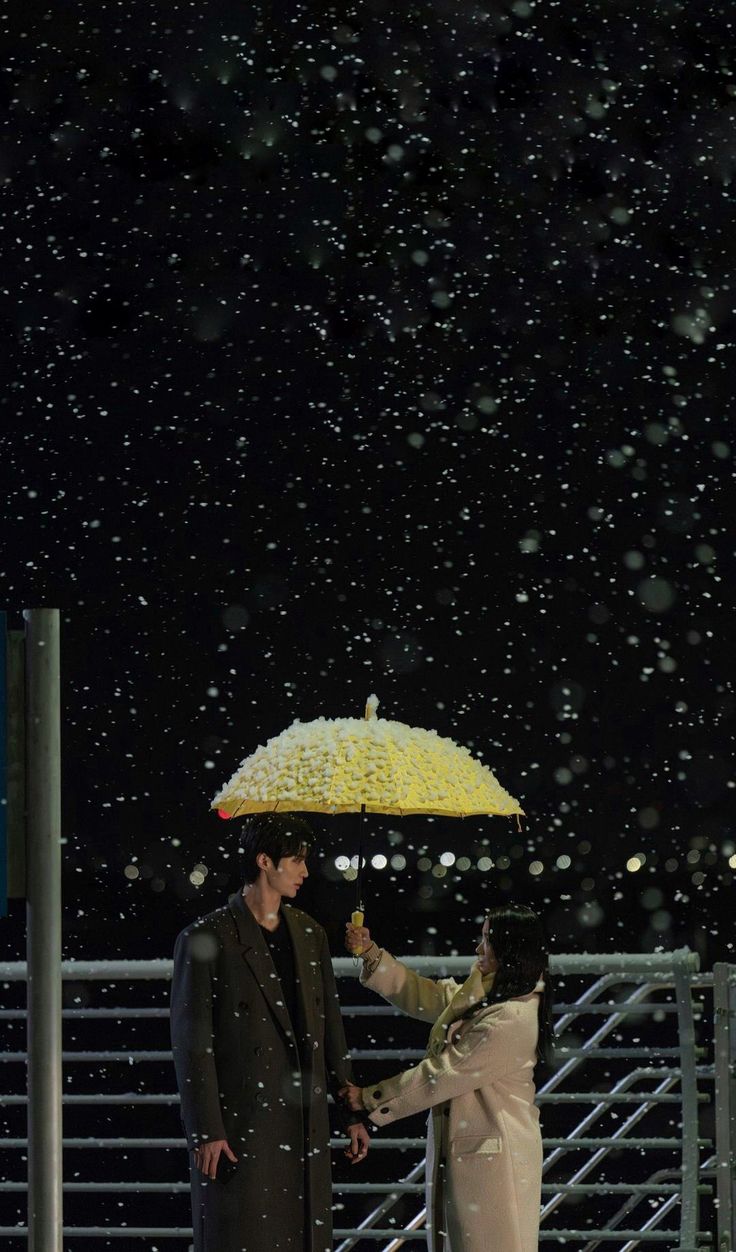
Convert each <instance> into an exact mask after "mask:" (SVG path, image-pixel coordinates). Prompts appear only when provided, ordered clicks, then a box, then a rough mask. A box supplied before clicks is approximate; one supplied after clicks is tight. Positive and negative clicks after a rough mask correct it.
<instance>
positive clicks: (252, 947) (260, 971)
mask: <svg viewBox="0 0 736 1252" xmlns="http://www.w3.org/2000/svg"><path fill="white" fill-rule="evenodd" d="M228 905H229V907H230V912H231V914H232V916H233V919H234V921H235V925H236V928H237V931H238V940H239V941H240V944H241V945H242V948H243V951H242V953H241V955H242V957H243V960H244V961H245V963H246V965H248V967H249V968H250V970H251V971H252V973H253V976H254V978H255V980H256V982H257V984H258V986H259V988H260V990H261V992H262V994H263V997H264V999H265V1001H266V1003H267V1005H268V1007H269V1009H270V1010H271V1013H272V1014H273V1016H274V1018H275V1019H276V1021H277V1022H278V1024H279V1026H280V1027H281V1029H282V1030H283V1032H284V1034H285V1035H286V1037H287V1039H290V1040H291V1041H292V1042H293V1043H294V1044H296V1037H295V1034H294V1024H293V1023H292V1021H291V1019H290V1017H289V1014H288V1012H287V1010H286V1005H285V1004H284V1002H283V999H282V996H281V984H280V982H279V980H278V977H277V976H276V970H275V969H274V964H273V961H272V960H271V953H270V952H269V950H268V945H267V944H266V940H265V939H264V938H263V935H262V934H261V928H260V926H259V925H258V922H257V921H256V919H255V917H254V916H253V914H252V913H251V911H250V909H249V908H248V905H247V904H246V903H245V900H244V899H243V896H242V894H241V893H240V892H239V891H236V892H235V894H234V895H231V896H230V898H229V900H228ZM294 951H295V956H296V946H295V949H294ZM298 968H299V966H298V965H297V970H298Z"/></svg>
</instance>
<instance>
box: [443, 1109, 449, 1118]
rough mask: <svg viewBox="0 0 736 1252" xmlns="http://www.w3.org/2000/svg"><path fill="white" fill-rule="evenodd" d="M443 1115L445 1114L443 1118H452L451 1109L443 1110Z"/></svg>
mask: <svg viewBox="0 0 736 1252" xmlns="http://www.w3.org/2000/svg"><path fill="white" fill-rule="evenodd" d="M442 1113H443V1116H445V1117H449V1116H450V1110H449V1109H443V1110H442Z"/></svg>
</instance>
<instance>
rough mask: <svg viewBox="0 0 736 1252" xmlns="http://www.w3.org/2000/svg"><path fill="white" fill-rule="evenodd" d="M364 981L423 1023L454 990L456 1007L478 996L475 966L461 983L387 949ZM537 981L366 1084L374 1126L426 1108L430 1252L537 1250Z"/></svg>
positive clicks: (539, 1173)
mask: <svg viewBox="0 0 736 1252" xmlns="http://www.w3.org/2000/svg"><path fill="white" fill-rule="evenodd" d="M361 982H362V983H363V984H364V985H365V986H366V987H370V988H371V990H373V991H376V992H378V993H379V994H380V995H382V996H383V997H384V999H386V1000H388V1001H390V1003H391V1004H395V1005H396V1006H397V1008H400V1009H401V1010H402V1011H403V1012H404V1013H407V1014H408V1015H409V1016H410V1017H417V1018H419V1019H420V1020H421V1021H425V1022H434V1021H436V1019H437V1018H438V1017H439V1016H440V1014H441V1013H443V1011H444V1010H445V1009H446V1008H447V1007H448V1005H449V1004H450V1002H451V1001H452V1000H453V999H454V998H456V997H458V993H460V992H461V991H462V997H458V1003H459V1004H460V1005H461V1006H462V1005H463V1003H466V1004H467V1002H471V1003H472V1001H473V999H474V998H475V999H476V1000H477V999H480V998H482V995H483V988H482V980H481V975H480V972H479V970H478V967H477V965H476V966H474V968H473V972H472V973H471V975H470V978H469V979H468V981H467V982H466V983H465V984H463V986H462V988H461V987H460V986H459V985H458V984H457V983H456V982H455V981H454V979H452V978H444V979H440V980H439V981H437V982H435V981H433V980H432V979H430V978H422V977H420V975H418V974H415V973H414V972H413V971H412V970H410V969H408V968H407V967H406V966H405V965H402V963H401V962H400V961H397V960H396V959H395V958H394V957H392V956H391V955H390V954H389V953H388V952H385V951H384V952H383V954H382V956H381V959H380V962H379V964H378V965H377V966H376V967H375V968H374V970H373V972H372V973H370V974H367V971H366V970H365V969H364V970H363V972H362V973H361ZM475 984H477V986H476V985H475ZM543 986H544V984H543V983H541V982H540V983H538V984H537V986H536V987H535V989H534V991H532V992H530V994H529V995H526V996H520V997H518V999H514V1000H506V1001H504V1002H503V1003H500V1004H492V1005H489V1006H488V1007H487V1008H484V1009H481V1010H480V1012H478V1013H477V1014H475V1015H474V1016H473V1017H472V1018H470V1019H467V1018H466V1019H463V1020H459V1021H454V1022H452V1024H451V1025H450V1026H449V1028H448V1030H447V1041H446V1043H445V1045H444V1047H443V1048H442V1049H441V1051H439V1053H438V1055H436V1056H431V1055H428V1056H427V1057H425V1059H424V1060H423V1061H422V1062H421V1063H420V1064H419V1065H416V1066H415V1067H414V1068H413V1069H408V1070H405V1071H404V1073H402V1074H397V1075H396V1077H394V1078H389V1079H386V1080H381V1081H379V1082H378V1083H376V1084H375V1086H373V1087H365V1088H364V1089H363V1101H364V1104H365V1107H366V1108H367V1110H368V1112H369V1113H370V1118H371V1121H372V1122H375V1124H376V1125H378V1126H388V1125H391V1124H392V1123H393V1122H395V1121H397V1120H398V1119H399V1118H401V1117H408V1116H410V1115H411V1114H412V1113H418V1112H420V1110H422V1109H430V1110H431V1113H430V1118H429V1123H428V1141H427V1224H428V1234H429V1252H536V1249H537V1246H538V1234H539V1210H540V1195H541V1181H542V1139H541V1135H540V1131H539V1113H538V1110H537V1108H536V1106H535V1104H534V1094H535V1092H534V1083H533V1080H532V1073H533V1069H534V1064H535V1061H536V1046H537V1032H538V1016H537V1008H538V1004H539V994H538V993H539V992H540V991H542V990H543ZM443 1161H444V1162H445V1168H444V1170H442V1169H440V1165H441V1163H442V1162H443ZM443 1175H444V1177H443Z"/></svg>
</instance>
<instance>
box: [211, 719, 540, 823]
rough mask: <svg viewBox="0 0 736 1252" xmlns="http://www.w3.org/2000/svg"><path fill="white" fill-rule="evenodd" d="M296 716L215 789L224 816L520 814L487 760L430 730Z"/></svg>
mask: <svg viewBox="0 0 736 1252" xmlns="http://www.w3.org/2000/svg"><path fill="white" fill-rule="evenodd" d="M377 707H378V700H377V698H376V697H375V696H370V697H369V699H368V703H367V705H366V711H365V718H364V719H361V718H357V717H335V718H325V717H319V718H317V719H316V720H315V721H313V722H299V721H296V722H294V723H293V725H291V726H289V728H288V730H284V731H282V733H281V734H280V735H276V737H275V738H273V739H269V741H268V743H267V744H266V745H265V747H260V748H258V749H257V750H256V751H255V752H254V753H253V754H252V755H251V756H249V757H248V758H247V759H246V760H245V761H243V763H242V765H241V766H240V768H239V769H238V770H236V772H235V773H234V774H233V776H232V778H231V779H230V781H229V782H227V783H226V784H225V786H224V787H223V788H222V789H221V791H219V792H218V793H217V795H216V796H215V798H214V800H213V801H212V808H213V809H217V810H218V812H219V813H221V814H222V816H223V817H239V816H241V815H243V814H245V813H263V812H266V811H269V810H270V811H273V810H276V809H283V810H285V811H287V812H294V811H297V810H299V811H303V812H313V813H356V812H361V811H363V812H366V813H391V814H397V815H399V816H409V815H410V814H417V813H425V814H432V815H434V816H437V817H477V816H480V815H482V814H496V815H499V816H502V817H510V816H511V815H512V814H516V815H518V816H523V815H524V810H523V809H522V808H521V806H520V805H519V801H518V800H515V799H514V797H513V796H511V795H509V793H508V791H505V790H504V789H503V787H502V786H501V784H500V783H499V782H498V780H497V779H496V778H495V777H494V775H493V774H492V773H491V771H490V769H489V768H488V766H487V765H483V764H482V762H480V761H476V760H475V759H474V758H473V757H472V756H471V755H470V753H469V751H468V749H467V748H464V747H462V746H461V745H460V744H457V743H454V742H453V740H452V739H445V738H443V737H442V736H441V735H438V734H437V732H436V731H434V730H422V729H420V728H419V727H418V726H407V725H406V724H405V723H404V722H393V721H388V720H387V719H384V718H382V717H376V709H377Z"/></svg>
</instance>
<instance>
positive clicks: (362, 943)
mask: <svg viewBox="0 0 736 1252" xmlns="http://www.w3.org/2000/svg"><path fill="white" fill-rule="evenodd" d="M353 916H355V914H353ZM372 943H373V940H372V939H371V932H370V931H369V929H368V927H367V926H358V925H355V924H354V923H353V922H347V923H346V926H345V947H346V948H347V950H348V952H350V953H352V955H353V956H364V955H365V953H366V952H367V950H368V948H370V947H371V945H372Z"/></svg>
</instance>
